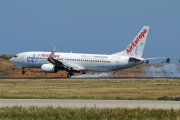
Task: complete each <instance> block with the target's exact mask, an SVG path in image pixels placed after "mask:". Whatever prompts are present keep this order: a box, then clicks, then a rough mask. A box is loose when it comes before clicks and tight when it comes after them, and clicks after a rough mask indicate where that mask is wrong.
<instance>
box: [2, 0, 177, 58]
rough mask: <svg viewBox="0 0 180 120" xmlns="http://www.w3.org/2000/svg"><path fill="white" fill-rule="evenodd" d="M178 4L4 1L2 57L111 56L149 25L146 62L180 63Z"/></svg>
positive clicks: (125, 0)
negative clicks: (48, 53)
mask: <svg viewBox="0 0 180 120" xmlns="http://www.w3.org/2000/svg"><path fill="white" fill-rule="evenodd" d="M179 5H180V0H173V1H170V0H28V1H27V0H1V1H0V41H1V42H0V54H17V53H20V52H25V51H51V50H52V49H53V47H56V51H58V52H74V53H76V52H77V53H92V54H94V53H95V54H113V53H116V52H120V51H122V50H124V49H125V48H126V47H127V46H128V45H129V43H130V42H131V41H132V40H133V39H134V37H135V36H136V34H137V33H138V32H139V31H140V29H141V28H142V27H143V26H150V31H149V33H148V37H147V42H146V46H145V49H144V53H143V57H145V58H151V57H170V58H171V59H174V60H177V61H178V60H179V59H180V54H179V51H180V47H179V44H180V38H179V35H180V7H179Z"/></svg>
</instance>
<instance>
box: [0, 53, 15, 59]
mask: <svg viewBox="0 0 180 120" xmlns="http://www.w3.org/2000/svg"><path fill="white" fill-rule="evenodd" d="M12 57H13V55H5V54H3V55H0V58H3V59H4V60H10V59H11V58H12Z"/></svg>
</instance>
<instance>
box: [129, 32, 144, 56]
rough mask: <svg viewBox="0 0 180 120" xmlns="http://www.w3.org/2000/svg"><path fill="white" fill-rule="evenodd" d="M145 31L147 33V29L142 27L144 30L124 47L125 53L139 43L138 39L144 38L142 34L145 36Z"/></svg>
mask: <svg viewBox="0 0 180 120" xmlns="http://www.w3.org/2000/svg"><path fill="white" fill-rule="evenodd" d="M146 33H147V30H146V29H144V30H143V31H142V32H141V34H140V35H139V36H138V37H137V38H136V39H135V40H134V41H132V42H131V45H130V46H128V47H127V48H126V52H127V54H129V53H130V52H131V51H132V50H133V49H134V47H135V46H136V45H137V44H138V43H139V41H140V40H141V39H142V38H144V36H145V34H146Z"/></svg>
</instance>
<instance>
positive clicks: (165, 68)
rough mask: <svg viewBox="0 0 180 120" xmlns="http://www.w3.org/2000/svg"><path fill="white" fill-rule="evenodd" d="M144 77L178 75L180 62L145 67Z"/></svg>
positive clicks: (179, 75) (179, 74)
mask: <svg viewBox="0 0 180 120" xmlns="http://www.w3.org/2000/svg"><path fill="white" fill-rule="evenodd" d="M143 72H144V73H145V76H144V77H180V64H178V63H177V64H162V65H159V66H157V65H152V66H149V67H146V68H145V69H144V70H143Z"/></svg>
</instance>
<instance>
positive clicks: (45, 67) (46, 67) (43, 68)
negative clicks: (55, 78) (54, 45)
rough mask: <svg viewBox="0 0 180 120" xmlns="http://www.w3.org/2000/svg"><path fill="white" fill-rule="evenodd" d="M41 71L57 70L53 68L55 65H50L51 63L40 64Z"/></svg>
mask: <svg viewBox="0 0 180 120" xmlns="http://www.w3.org/2000/svg"><path fill="white" fill-rule="evenodd" d="M41 71H42V72H51V73H55V72H57V70H56V69H55V66H54V65H51V64H43V65H42V66H41Z"/></svg>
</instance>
